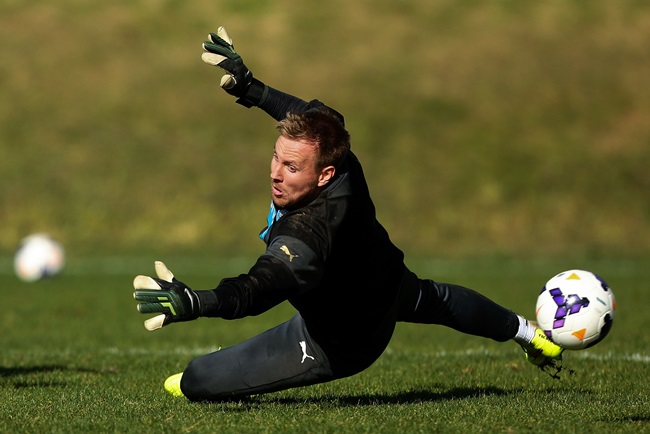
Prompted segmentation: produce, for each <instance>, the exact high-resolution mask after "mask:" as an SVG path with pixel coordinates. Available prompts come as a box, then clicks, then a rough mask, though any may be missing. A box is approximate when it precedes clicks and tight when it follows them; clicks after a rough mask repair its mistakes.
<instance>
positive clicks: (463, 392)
mask: <svg viewBox="0 0 650 434" xmlns="http://www.w3.org/2000/svg"><path fill="white" fill-rule="evenodd" d="M521 391H523V389H514V390H512V389H510V390H506V389H501V388H498V387H487V388H455V389H450V390H445V391H444V392H433V391H431V390H410V391H404V392H397V393H391V394H383V393H377V394H361V395H347V396H346V395H341V396H337V395H332V396H322V397H318V398H314V399H310V400H309V402H311V403H318V404H324V405H335V406H340V407H346V406H355V407H356V406H363V405H372V406H375V405H384V404H385V405H391V404H414V403H418V402H436V401H449V400H457V399H468V398H480V397H485V396H505V395H511V394H513V393H514V394H516V393H519V392H521ZM276 402H279V403H286V404H297V403H300V402H305V400H304V399H302V400H301V399H294V398H280V399H278V400H276Z"/></svg>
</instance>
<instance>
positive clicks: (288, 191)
mask: <svg viewBox="0 0 650 434" xmlns="http://www.w3.org/2000/svg"><path fill="white" fill-rule="evenodd" d="M316 151H317V148H316V146H314V145H312V144H309V143H307V142H301V141H297V140H291V139H288V138H286V137H284V136H280V137H278V140H277V141H276V142H275V149H274V151H273V158H272V159H271V197H272V198H273V203H275V206H276V207H277V208H290V209H292V208H297V207H300V206H304V205H306V204H308V203H309V202H311V201H312V200H313V199H314V198H316V196H318V193H320V191H321V190H322V187H324V186H325V185H327V183H328V182H329V180H330V179H331V178H332V176H334V167H333V166H328V167H326V168H324V169H322V170H316Z"/></svg>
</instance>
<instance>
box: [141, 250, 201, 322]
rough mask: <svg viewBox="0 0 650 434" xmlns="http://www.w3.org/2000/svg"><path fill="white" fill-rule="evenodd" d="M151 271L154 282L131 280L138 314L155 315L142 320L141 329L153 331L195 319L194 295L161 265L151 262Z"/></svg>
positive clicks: (196, 300)
mask: <svg viewBox="0 0 650 434" xmlns="http://www.w3.org/2000/svg"><path fill="white" fill-rule="evenodd" d="M155 268H156V275H157V276H158V278H154V277H149V276H142V275H140V276H136V277H135V279H133V287H134V288H135V292H134V293H133V298H135V299H136V300H137V301H139V302H140V303H138V311H139V312H140V313H145V314H146V313H159V315H157V316H154V317H153V318H149V319H148V320H146V321H145V322H144V327H145V328H146V329H147V330H149V331H154V330H158V329H159V328H162V327H164V326H166V325H167V324H171V323H173V322H181V321H191V320H194V319H197V318H198V317H199V314H200V312H201V309H200V303H199V297H198V295H197V294H196V292H195V291H193V290H192V289H190V288H189V287H188V286H187V285H185V284H184V283H183V282H181V281H179V280H177V279H176V278H175V277H174V275H173V274H172V272H171V271H169V269H168V268H167V266H166V265H165V264H164V263H162V262H161V261H156V262H155Z"/></svg>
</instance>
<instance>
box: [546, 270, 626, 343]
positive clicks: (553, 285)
mask: <svg viewBox="0 0 650 434" xmlns="http://www.w3.org/2000/svg"><path fill="white" fill-rule="evenodd" d="M615 312H616V299H615V298H614V293H613V292H612V290H611V288H610V287H609V286H608V285H607V283H605V281H604V280H603V279H601V278H600V277H598V276H597V275H595V274H594V273H592V272H590V271H585V270H568V271H564V272H562V273H560V274H558V275H557V276H554V277H552V278H551V279H550V280H549V281H548V282H547V283H546V285H544V288H543V289H542V292H541V293H540V294H539V297H538V298H537V306H536V308H535V315H536V316H537V323H538V325H539V328H541V329H542V330H543V331H544V333H546V336H548V337H549V338H551V340H552V341H553V342H555V343H556V344H558V345H559V346H561V347H563V348H565V349H567V350H582V349H584V348H589V347H592V346H594V345H596V344H597V343H598V342H600V341H602V340H603V339H604V338H605V336H607V334H608V333H609V331H610V329H611V327H612V324H613V321H614V313H615Z"/></svg>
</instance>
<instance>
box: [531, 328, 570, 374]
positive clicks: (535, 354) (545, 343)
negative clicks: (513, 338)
mask: <svg viewBox="0 0 650 434" xmlns="http://www.w3.org/2000/svg"><path fill="white" fill-rule="evenodd" d="M521 347H522V348H523V349H524V352H525V353H526V359H527V360H528V361H529V362H530V363H532V364H533V365H535V366H539V367H544V366H546V365H555V363H556V362H558V361H561V360H562V352H563V351H564V348H562V347H560V346H559V345H556V344H555V343H553V341H551V340H550V339H549V338H548V337H547V336H546V335H545V334H544V332H543V331H542V330H541V329H536V330H535V336H533V340H532V341H531V342H530V344H527V345H522V346H521Z"/></svg>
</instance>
